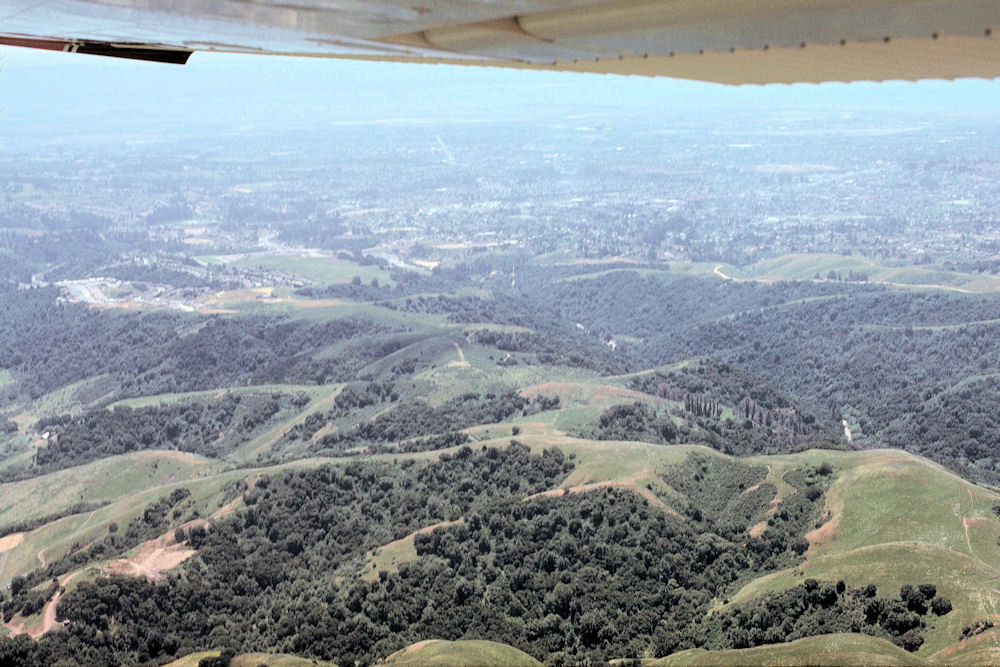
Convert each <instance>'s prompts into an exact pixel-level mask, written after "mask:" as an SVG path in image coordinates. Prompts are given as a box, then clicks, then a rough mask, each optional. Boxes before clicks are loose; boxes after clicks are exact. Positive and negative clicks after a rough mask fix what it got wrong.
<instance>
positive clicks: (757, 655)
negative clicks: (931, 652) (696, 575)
mask: <svg viewBox="0 0 1000 667" xmlns="http://www.w3.org/2000/svg"><path fill="white" fill-rule="evenodd" d="M844 664H851V665H859V666H861V665H865V666H873V667H874V666H876V665H878V666H883V667H889V666H895V665H927V664H928V663H927V662H925V661H924V660H921V659H920V658H918V657H916V656H914V655H912V654H910V653H907V652H906V651H904V650H903V649H901V648H899V647H898V646H894V645H892V644H890V643H889V642H887V641H885V640H884V639H878V638H876V637H868V636H865V635H855V634H836V635H820V636H819V637H809V638H806V639H799V640H797V641H794V642H789V643H787V644H776V645H774V646H761V647H758V648H749V649H739V650H731V651H705V650H703V649H692V650H689V651H683V652H681V653H676V654H674V655H671V656H669V657H667V658H663V659H660V660H655V661H652V662H649V663H646V667H702V666H704V667H709V666H713V665H718V666H719V667H723V666H725V667H730V666H731V667H737V666H739V667H744V666H745V667H750V666H751V665H762V666H763V665H770V666H773V667H785V666H788V667H792V666H794V665H808V666H809V667H834V666H836V665H844Z"/></svg>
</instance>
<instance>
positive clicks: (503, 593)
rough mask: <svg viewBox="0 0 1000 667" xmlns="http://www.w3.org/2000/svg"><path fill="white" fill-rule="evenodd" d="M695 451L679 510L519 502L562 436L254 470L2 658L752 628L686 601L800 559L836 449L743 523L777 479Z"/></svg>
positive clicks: (635, 645) (63, 605)
mask: <svg viewBox="0 0 1000 667" xmlns="http://www.w3.org/2000/svg"><path fill="white" fill-rule="evenodd" d="M686 465H687V466H688V468H690V469H689V470H687V469H686V470H679V471H677V473H676V474H677V475H679V476H683V477H684V479H685V480H687V481H686V482H685V484H686V486H684V487H683V492H684V493H685V494H686V495H687V496H688V497H689V498H691V499H692V500H691V506H690V507H687V508H685V509H684V511H685V515H686V518H680V517H675V516H671V515H669V514H667V513H665V512H663V511H661V510H660V509H658V508H655V507H652V506H650V505H648V504H647V503H646V502H645V501H643V500H641V499H639V498H638V497H637V496H635V495H634V494H631V493H628V492H624V491H620V490H610V489H606V490H602V491H598V492H594V493H586V494H566V495H562V496H556V497H547V498H542V497H540V498H535V499H532V500H529V501H527V502H525V501H524V500H523V499H524V498H525V497H527V496H531V495H532V494H534V493H537V492H538V491H542V490H545V489H548V488H551V487H552V486H554V485H555V484H556V483H557V482H558V481H559V479H561V478H562V477H563V476H565V475H566V474H567V473H568V472H569V471H570V470H571V469H572V462H571V461H569V460H567V459H565V458H564V457H563V455H562V454H561V453H560V452H559V451H558V450H555V449H553V450H547V451H545V452H544V453H543V454H542V455H533V454H530V452H529V451H528V449H527V448H526V447H523V446H521V445H518V444H516V443H512V444H511V445H510V446H509V447H507V448H506V449H503V450H498V449H484V450H482V451H474V450H472V449H470V448H468V447H466V448H463V449H461V450H460V451H459V452H458V453H457V454H455V455H453V456H452V455H442V456H441V457H440V459H439V460H437V461H434V462H426V463H416V462H412V461H411V462H402V463H401V464H399V465H390V464H388V463H375V462H356V463H351V464H347V465H343V466H327V467H323V468H319V469H312V470H299V471H294V472H287V473H283V474H279V475H276V476H271V477H264V478H262V479H260V480H259V481H258V482H257V484H256V486H255V488H254V489H253V490H246V491H244V498H245V501H246V503H247V505H248V509H247V510H246V511H244V512H241V513H239V514H236V515H233V516H232V517H231V518H226V519H222V520H219V521H217V522H216V523H215V524H214V525H212V526H211V528H210V529H209V530H208V531H207V532H206V531H202V532H200V533H199V535H198V536H195V535H194V532H193V531H192V534H191V536H190V538H188V539H189V540H190V542H191V545H192V546H194V547H196V548H197V550H198V551H197V556H196V557H195V558H193V559H191V560H190V561H188V562H187V563H185V564H184V565H183V566H182V567H181V569H180V571H179V572H178V573H176V574H171V575H170V576H168V577H167V578H166V579H164V580H163V581H160V582H156V583H154V582H149V581H146V580H144V579H141V578H139V579H136V578H130V577H121V576H113V577H106V578H98V579H97V580H96V581H94V582H84V583H81V584H80V585H79V586H78V587H76V588H75V589H73V590H72V591H69V592H67V593H65V594H64V596H63V598H62V600H61V601H60V604H59V608H58V611H59V617H60V618H62V619H65V620H68V621H70V623H69V624H68V625H67V626H66V627H65V628H64V630H63V631H60V632H56V633H50V634H47V635H45V636H44V637H43V638H42V639H40V640H39V641H38V642H37V643H30V642H27V643H26V642H24V641H23V639H13V640H2V641H0V664H10V663H11V662H12V661H16V660H25V659H26V660H30V661H31V662H33V663H35V664H41V665H45V664H54V663H57V662H58V661H59V660H61V659H65V658H66V657H67V656H72V659H74V660H78V661H82V662H86V663H87V664H94V665H101V664H118V663H120V662H126V663H142V662H146V661H154V662H157V661H162V660H165V659H168V658H170V657H173V656H175V655H180V654H183V653H185V652H187V651H192V650H195V649H198V648H202V647H206V646H216V647H218V646H222V647H230V648H232V649H234V650H236V651H249V650H259V649H263V648H269V649H271V650H277V651H288V652H294V653H298V654H303V655H313V656H317V657H325V658H333V659H336V660H338V661H347V662H348V663H350V662H351V661H352V660H359V661H360V662H361V663H363V664H368V663H370V662H371V661H373V660H374V659H376V658H378V657H381V656H384V655H386V654H388V653H389V652H392V651H394V650H397V649H399V648H402V647H403V646H405V645H407V644H409V643H411V642H413V641H416V640H418V639H420V638H425V637H428V636H434V637H442V638H453V639H457V638H490V639H493V640H497V641H502V642H506V643H509V644H511V645H514V646H517V647H519V648H522V649H523V650H526V651H528V652H529V653H531V654H533V655H536V656H537V657H539V658H545V659H547V660H548V661H549V662H551V663H559V662H562V661H568V662H578V661H600V660H604V659H606V658H609V657H614V656H621V655H631V656H641V655H664V654H666V653H669V652H671V651H674V650H678V649H680V648H686V647H693V646H705V645H710V644H711V645H735V641H736V640H739V639H740V635H738V634H733V632H730V630H731V627H732V624H733V623H736V624H740V623H742V624H743V625H746V626H747V628H748V632H750V631H751V630H753V628H752V626H751V622H750V621H746V622H744V621H743V620H741V619H743V616H739V615H738V614H735V615H733V616H732V619H733V620H731V621H730V623H729V624H727V625H726V626H725V628H722V629H719V630H716V629H714V628H712V627H709V628H707V629H706V628H704V627H703V626H701V625H699V624H695V623H692V621H693V620H694V619H695V618H698V617H700V616H703V615H704V613H705V611H706V610H707V607H708V605H710V604H711V602H712V600H713V599H714V598H716V597H718V596H724V595H725V594H726V593H727V592H729V591H732V590H733V589H734V587H735V586H736V585H737V584H738V583H739V582H741V581H745V580H746V579H747V578H748V577H752V576H759V575H760V574H763V573H766V572H768V571H772V570H775V569H778V568H783V567H787V566H789V565H791V564H794V563H796V562H798V561H799V560H800V559H801V553H802V551H803V549H801V548H800V546H799V545H800V544H801V542H802V541H803V540H802V535H803V534H804V532H805V531H806V530H807V529H809V528H811V525H812V523H813V522H815V520H816V519H817V517H818V513H819V509H820V508H821V506H822V494H823V489H824V487H825V486H826V484H827V481H828V479H829V469H809V470H799V471H797V472H796V474H795V475H792V474H788V475H786V478H785V479H786V481H788V482H789V483H790V484H792V485H793V486H794V487H795V488H796V489H797V490H798V491H800V493H796V494H795V496H796V497H799V498H800V499H801V507H800V509H799V510H797V511H793V512H791V513H785V514H784V515H780V514H779V515H775V516H774V517H772V520H771V521H770V522H769V527H768V529H767V530H766V531H765V532H764V533H763V535H761V536H760V537H756V538H751V537H749V536H748V532H747V531H748V528H749V527H750V526H751V525H752V524H754V523H756V522H757V521H758V520H760V519H762V518H764V517H765V516H766V511H767V508H768V503H769V501H770V500H771V499H772V498H773V497H774V494H775V489H774V487H773V486H770V485H760V486H758V487H757V489H756V490H755V491H753V492H751V493H749V494H747V493H744V492H746V491H748V490H749V489H751V487H753V486H754V485H757V484H760V482H761V481H762V480H763V477H764V476H765V475H766V469H765V468H763V467H754V466H750V465H747V464H743V463H738V462H736V461H731V460H728V459H722V458H719V457H716V456H707V455H696V456H693V457H691V458H690V459H689V461H688V463H687V464H686ZM678 479H679V478H671V479H669V480H667V481H669V482H670V483H671V484H678ZM813 489H815V490H816V492H815V493H813V492H812V491H811V490H813ZM185 497H186V496H185V494H184V492H177V493H175V494H173V495H172V496H171V497H169V498H165V499H163V500H162V501H161V502H159V503H157V504H155V505H154V506H151V507H150V508H149V509H147V511H146V512H145V513H144V515H143V517H142V518H141V519H137V520H136V522H134V524H135V525H134V526H133V525H130V526H129V528H128V530H127V531H125V536H124V538H122V539H121V540H118V539H117V536H115V535H109V536H108V539H106V540H105V541H104V542H102V543H99V545H97V546H90V547H89V548H88V547H85V546H81V549H80V551H79V552H78V554H79V555H78V556H75V557H74V556H71V557H69V558H71V559H73V558H75V561H74V565H77V566H78V565H79V563H81V562H86V559H87V558H93V557H96V556H97V555H98V554H95V553H94V552H95V550H96V549H97V547H101V548H102V549H105V548H107V549H115V548H116V549H124V548H127V547H128V546H129V545H130V544H133V543H134V542H135V540H136V539H138V537H140V535H139V533H140V532H141V533H142V536H144V535H145V534H148V533H149V532H150V531H155V530H156V529H157V528H156V527H157V526H160V525H162V523H161V522H162V519H161V517H163V516H164V515H165V514H166V512H167V511H169V510H171V509H172V510H173V513H174V514H177V515H178V516H181V517H183V515H184V512H185V510H184V502H185ZM456 520H459V522H458V523H455V524H452V525H446V526H443V527H441V528H439V529H437V530H435V531H433V532H431V533H429V534H425V535H420V536H417V538H416V548H417V554H418V558H417V560H415V561H413V562H411V563H408V564H403V565H402V566H401V567H400V568H399V570H398V571H396V572H379V573H378V576H377V577H376V578H374V579H373V580H362V579H360V578H359V575H360V574H363V573H364V572H365V571H366V568H370V567H371V565H368V564H367V561H366V559H365V557H366V554H369V553H371V550H372V549H373V548H376V547H378V546H380V545H382V544H386V543H388V542H390V541H392V540H394V539H398V538H400V537H403V536H404V535H406V534H408V533H410V532H412V531H414V530H416V529H417V528H421V527H424V526H427V525H432V524H434V523H436V522H441V521H451V522H454V521H456ZM196 537H197V539H196ZM106 553H107V552H106V551H102V553H101V554H100V555H106ZM67 567H68V566H67V565H63V564H62V563H56V564H54V565H51V566H49V567H48V568H47V569H46V570H45V571H41V572H39V573H38V574H37V575H35V576H34V577H32V578H29V579H26V580H23V581H19V583H18V590H17V594H16V596H15V598H14V600H12V601H10V602H9V603H8V607H6V609H7V610H8V613H12V612H13V611H15V610H16V608H24V607H25V606H28V607H29V608H30V606H31V605H33V604H36V603H37V601H38V600H40V599H43V598H44V595H45V594H47V592H48V588H47V586H49V584H48V583H47V582H48V581H49V580H50V579H51V578H52V577H53V576H58V574H60V573H61V572H64V571H66V569H65V568H67ZM112 619H113V620H112ZM802 627H803V628H807V627H810V626H807V625H806V624H803V626H802ZM812 627H814V629H815V628H818V627H819V625H816V624H814V626H812ZM801 631H802V632H804V633H806V634H808V633H807V632H806V630H805V629H803V630H801ZM815 631H816V632H818V631H819V630H815ZM727 633H728V634H727ZM731 636H732V637H735V638H736V639H731V638H730V637H731ZM5 660H6V662H4V661H5Z"/></svg>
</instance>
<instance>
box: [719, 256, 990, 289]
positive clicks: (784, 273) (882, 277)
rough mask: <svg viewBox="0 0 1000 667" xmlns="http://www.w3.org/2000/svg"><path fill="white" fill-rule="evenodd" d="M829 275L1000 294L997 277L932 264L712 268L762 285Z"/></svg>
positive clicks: (775, 262)
mask: <svg viewBox="0 0 1000 667" xmlns="http://www.w3.org/2000/svg"><path fill="white" fill-rule="evenodd" d="M716 269H718V270H716ZM830 271H835V272H838V273H840V274H841V275H842V276H843V277H845V278H846V277H847V276H848V274H849V273H850V272H851V271H854V272H855V273H864V274H867V276H868V280H869V281H870V282H876V283H885V284H888V285H895V286H900V287H912V288H933V289H944V290H949V291H955V292H963V293H988V292H997V291H1000V276H992V275H984V274H977V273H961V272H958V271H948V270H945V269H942V268H940V267H938V266H936V265H934V264H916V265H905V264H896V263H890V262H881V261H878V260H873V259H868V258H866V257H858V256H844V255H832V254H822V253H798V254H791V255H784V256H782V257H776V258H774V259H768V260H764V261H761V262H757V263H756V264H751V265H750V266H745V267H742V268H741V269H739V270H735V269H731V267H729V266H728V265H716V266H715V267H713V272H714V273H715V274H716V275H719V274H720V273H721V274H723V276H731V277H733V278H734V279H747V280H759V281H763V282H775V281H778V280H813V279H815V277H816V274H819V276H820V279H821V280H825V279H826V277H827V274H828V273H829V272H830ZM723 276H720V277H723Z"/></svg>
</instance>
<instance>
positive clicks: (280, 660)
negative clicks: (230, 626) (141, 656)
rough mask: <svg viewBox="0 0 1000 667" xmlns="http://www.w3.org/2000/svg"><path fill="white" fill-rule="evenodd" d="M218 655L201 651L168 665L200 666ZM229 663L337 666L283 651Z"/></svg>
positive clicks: (249, 655) (237, 665) (271, 666)
mask: <svg viewBox="0 0 1000 667" xmlns="http://www.w3.org/2000/svg"><path fill="white" fill-rule="evenodd" d="M218 656H219V651H199V652H198V653H191V654H189V655H186V656H184V657H183V658H180V659H179V660H174V661H173V662H169V663H167V664H166V667H198V661H199V660H201V659H202V658H216V657H218ZM229 664H230V665H232V667H264V665H267V667H337V663H335V662H327V661H326V660H313V659H311V658H300V657H298V656H294V655H286V654H282V653H244V654H241V655H237V656H235V657H233V661H232V662H231V663H229Z"/></svg>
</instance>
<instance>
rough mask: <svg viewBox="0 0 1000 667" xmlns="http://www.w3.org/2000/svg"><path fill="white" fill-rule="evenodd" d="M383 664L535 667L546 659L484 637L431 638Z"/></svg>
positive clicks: (382, 662)
mask: <svg viewBox="0 0 1000 667" xmlns="http://www.w3.org/2000/svg"><path fill="white" fill-rule="evenodd" d="M378 664H380V665H393V666H394V667H417V666H418V665H427V666H430V665H437V666H440V667H480V666H481V665H494V666H495V667H533V666H535V665H541V664H542V663H541V662H539V661H538V660H535V659H534V658H532V657H531V656H530V655H528V654H527V653H525V652H523V651H519V650H517V649H516V648H513V647H511V646H506V645H504V644H498V643H497V642H490V641H483V640H466V641H453V642H452V641H445V640H442V639H429V640H426V641H422V642H417V643H416V644H413V645H411V646H407V647H406V648H404V649H403V650H401V651H397V652H396V653H393V654H392V655H390V656H387V657H386V658H385V659H384V660H382V661H381V662H379V663H378Z"/></svg>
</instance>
